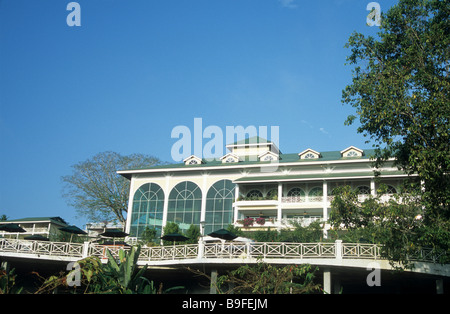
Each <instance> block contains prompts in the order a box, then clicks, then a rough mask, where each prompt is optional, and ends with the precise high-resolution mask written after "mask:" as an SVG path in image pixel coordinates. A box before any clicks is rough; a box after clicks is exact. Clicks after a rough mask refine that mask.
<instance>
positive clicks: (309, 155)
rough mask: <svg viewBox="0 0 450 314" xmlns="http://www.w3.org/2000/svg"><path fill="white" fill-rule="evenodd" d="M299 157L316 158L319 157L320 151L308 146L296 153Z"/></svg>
mask: <svg viewBox="0 0 450 314" xmlns="http://www.w3.org/2000/svg"><path fill="white" fill-rule="evenodd" d="M298 156H299V157H300V159H317V158H320V153H319V152H316V151H315V150H313V149H311V148H308V149H306V150H304V151H302V152H301V153H299V154H298Z"/></svg>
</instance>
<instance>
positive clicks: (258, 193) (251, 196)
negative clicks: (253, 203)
mask: <svg viewBox="0 0 450 314" xmlns="http://www.w3.org/2000/svg"><path fill="white" fill-rule="evenodd" d="M247 197H248V198H249V199H257V198H259V197H263V194H262V193H261V191H259V190H251V191H250V192H248V193H247Z"/></svg>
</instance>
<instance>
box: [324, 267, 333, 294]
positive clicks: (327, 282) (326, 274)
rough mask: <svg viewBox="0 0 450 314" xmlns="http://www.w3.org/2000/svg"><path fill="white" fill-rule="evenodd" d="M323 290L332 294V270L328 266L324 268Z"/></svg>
mask: <svg viewBox="0 0 450 314" xmlns="http://www.w3.org/2000/svg"><path fill="white" fill-rule="evenodd" d="M323 292H324V293H326V294H331V271H330V268H328V267H327V268H325V269H324V270H323Z"/></svg>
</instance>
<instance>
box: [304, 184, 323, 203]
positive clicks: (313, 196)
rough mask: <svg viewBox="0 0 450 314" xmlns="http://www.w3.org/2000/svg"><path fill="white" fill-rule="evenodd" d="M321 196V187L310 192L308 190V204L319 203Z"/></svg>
mask: <svg viewBox="0 0 450 314" xmlns="http://www.w3.org/2000/svg"><path fill="white" fill-rule="evenodd" d="M322 196H323V188H322V187H318V186H316V187H313V188H312V189H311V190H309V193H308V200H309V201H310V202H321V201H322Z"/></svg>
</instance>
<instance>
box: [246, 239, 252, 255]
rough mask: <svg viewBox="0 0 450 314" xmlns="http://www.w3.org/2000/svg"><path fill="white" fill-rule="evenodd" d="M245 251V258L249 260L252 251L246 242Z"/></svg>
mask: <svg viewBox="0 0 450 314" xmlns="http://www.w3.org/2000/svg"><path fill="white" fill-rule="evenodd" d="M245 249H246V250H247V252H246V253H247V258H251V253H252V252H251V251H252V249H251V246H250V242H247V243H245Z"/></svg>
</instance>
